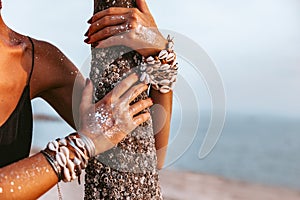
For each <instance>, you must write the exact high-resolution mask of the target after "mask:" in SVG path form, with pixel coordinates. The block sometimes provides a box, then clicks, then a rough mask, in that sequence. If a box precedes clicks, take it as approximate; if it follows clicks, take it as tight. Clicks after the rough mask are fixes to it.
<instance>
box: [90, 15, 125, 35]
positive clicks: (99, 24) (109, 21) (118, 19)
mask: <svg viewBox="0 0 300 200" xmlns="http://www.w3.org/2000/svg"><path fill="white" fill-rule="evenodd" d="M125 21H126V18H125V16H124V15H111V16H104V17H102V18H100V19H99V20H97V21H95V22H93V23H92V24H91V26H90V27H89V30H88V36H91V35H92V34H94V33H96V32H98V31H99V30H101V29H103V28H105V27H109V26H115V25H119V24H123V23H124V22H125Z"/></svg>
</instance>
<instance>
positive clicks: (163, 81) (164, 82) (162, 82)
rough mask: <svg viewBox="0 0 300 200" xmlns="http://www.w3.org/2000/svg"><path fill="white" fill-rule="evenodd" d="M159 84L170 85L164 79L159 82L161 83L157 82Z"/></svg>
mask: <svg viewBox="0 0 300 200" xmlns="http://www.w3.org/2000/svg"><path fill="white" fill-rule="evenodd" d="M159 84H160V85H169V84H170V81H169V80H167V79H164V80H161V81H160V82H159Z"/></svg>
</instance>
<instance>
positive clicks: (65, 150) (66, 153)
mask: <svg viewBox="0 0 300 200" xmlns="http://www.w3.org/2000/svg"><path fill="white" fill-rule="evenodd" d="M59 150H60V152H61V153H63V154H64V155H65V156H66V159H69V155H70V151H69V149H68V148H67V147H65V146H62V147H60V148H59Z"/></svg>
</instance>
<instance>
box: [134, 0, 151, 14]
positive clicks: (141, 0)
mask: <svg viewBox="0 0 300 200" xmlns="http://www.w3.org/2000/svg"><path fill="white" fill-rule="evenodd" d="M136 4H137V7H138V9H139V10H140V11H141V12H143V13H150V10H149V7H148V5H147V3H146V0H136Z"/></svg>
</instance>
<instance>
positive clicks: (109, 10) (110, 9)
mask: <svg viewBox="0 0 300 200" xmlns="http://www.w3.org/2000/svg"><path fill="white" fill-rule="evenodd" d="M113 11H114V8H113V7H110V8H108V9H106V11H105V14H107V15H110V14H112V13H113Z"/></svg>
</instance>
